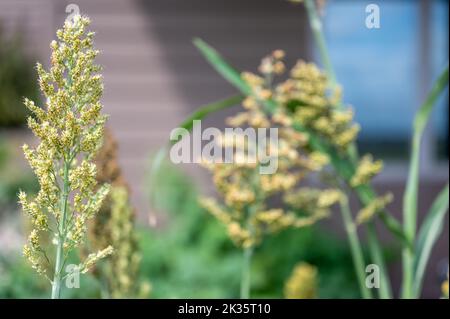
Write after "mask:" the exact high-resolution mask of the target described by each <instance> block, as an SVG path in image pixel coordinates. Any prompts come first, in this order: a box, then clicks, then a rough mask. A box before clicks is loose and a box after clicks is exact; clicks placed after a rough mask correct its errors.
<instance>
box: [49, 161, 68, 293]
mask: <svg viewBox="0 0 450 319" xmlns="http://www.w3.org/2000/svg"><path fill="white" fill-rule="evenodd" d="M69 166H70V164H69V163H68V162H66V161H64V176H63V183H64V186H63V193H62V194H61V220H60V221H59V229H58V246H57V248H56V262H55V271H54V275H53V281H52V299H59V298H60V297H61V281H62V276H61V275H62V268H63V265H64V242H65V239H66V219H67V200H68V197H69Z"/></svg>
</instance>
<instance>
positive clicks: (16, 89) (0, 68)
mask: <svg viewBox="0 0 450 319" xmlns="http://www.w3.org/2000/svg"><path fill="white" fill-rule="evenodd" d="M33 70H34V67H33V63H32V62H31V61H30V59H28V58H27V57H26V56H25V54H24V52H23V48H22V42H21V38H20V36H18V35H15V36H13V37H11V38H8V39H6V38H5V36H4V35H3V34H2V30H1V26H0V127H15V126H20V125H23V124H24V123H25V122H26V116H27V114H28V111H27V109H26V107H25V106H24V105H23V102H22V101H23V97H24V96H27V97H28V98H30V99H31V100H33V101H38V100H39V99H38V97H39V93H38V88H37V82H36V80H35V76H34V74H33Z"/></svg>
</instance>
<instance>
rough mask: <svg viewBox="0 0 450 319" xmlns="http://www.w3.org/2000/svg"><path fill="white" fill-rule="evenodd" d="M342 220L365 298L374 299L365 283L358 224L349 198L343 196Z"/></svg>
mask: <svg viewBox="0 0 450 319" xmlns="http://www.w3.org/2000/svg"><path fill="white" fill-rule="evenodd" d="M340 206H341V213H342V220H343V221H344V226H345V231H346V232H347V237H348V242H349V244H350V249H351V252H352V258H353V265H354V267H355V272H356V276H357V278H358V283H359V288H360V290H361V295H362V297H363V298H364V299H372V298H373V296H372V292H371V290H369V288H368V287H367V286H366V284H365V278H366V274H365V268H366V264H365V262H364V256H363V253H362V249H361V244H360V242H359V238H358V233H357V230H356V225H355V223H354V222H353V219H352V214H351V212H350V207H349V205H348V199H347V198H343V199H342V200H341V201H340Z"/></svg>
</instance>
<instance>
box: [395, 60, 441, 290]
mask: <svg viewBox="0 0 450 319" xmlns="http://www.w3.org/2000/svg"><path fill="white" fill-rule="evenodd" d="M447 85H448V66H447V67H446V68H445V70H444V71H443V72H442V73H441V75H440V76H439V78H438V79H437V81H436V82H435V84H434V86H433V88H432V89H431V91H430V93H429V94H428V96H427V98H426V100H425V102H424V103H423V104H422V106H421V107H420V109H419V111H418V112H417V114H416V117H415V119H414V132H413V140H412V151H411V162H410V167H409V173H408V181H407V184H406V190H405V194H404V196H403V220H404V233H405V235H406V236H407V238H408V240H409V241H410V242H414V241H415V235H416V227H417V203H418V192H419V159H420V145H421V142H422V136H423V132H424V130H425V127H426V125H427V123H428V120H429V118H430V114H431V111H432V110H433V107H434V105H435V103H436V100H437V99H438V97H439V96H440V95H441V93H442V92H443V91H444V89H445V88H446V87H447ZM414 259H415V257H414V252H413V251H411V250H410V249H407V248H405V249H404V251H403V285H402V297H403V298H412V297H413V279H414Z"/></svg>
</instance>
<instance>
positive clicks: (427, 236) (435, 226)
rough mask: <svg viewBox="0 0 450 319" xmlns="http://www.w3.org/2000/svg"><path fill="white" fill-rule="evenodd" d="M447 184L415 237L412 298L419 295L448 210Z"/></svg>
mask: <svg viewBox="0 0 450 319" xmlns="http://www.w3.org/2000/svg"><path fill="white" fill-rule="evenodd" d="M448 196H449V191H448V184H447V186H446V187H444V189H443V190H442V191H441V192H440V193H439V195H438V196H437V197H436V199H435V200H434V202H433V205H432V206H431V208H430V211H429V212H428V214H427V216H426V217H425V220H424V222H423V224H422V227H421V228H420V231H419V234H418V237H417V246H416V258H415V262H414V298H419V297H420V291H421V289H422V283H423V276H424V274H425V268H426V267H427V263H428V259H429V258H430V254H431V250H432V249H433V246H434V244H435V243H436V241H437V239H438V238H439V236H440V235H441V233H442V230H443V228H444V225H443V221H444V217H445V214H446V213H447V210H448V201H449V200H448Z"/></svg>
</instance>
